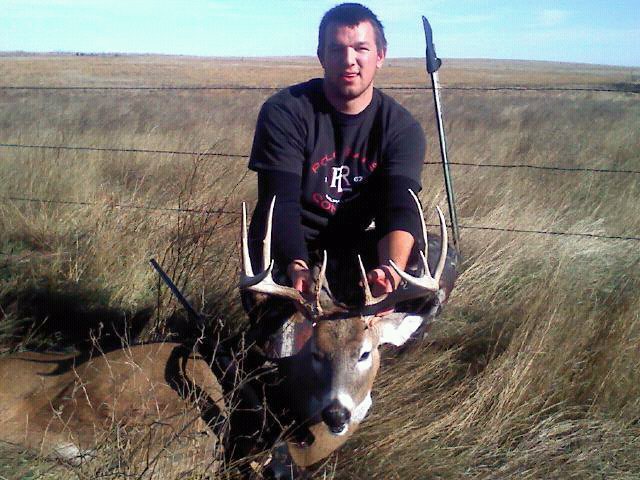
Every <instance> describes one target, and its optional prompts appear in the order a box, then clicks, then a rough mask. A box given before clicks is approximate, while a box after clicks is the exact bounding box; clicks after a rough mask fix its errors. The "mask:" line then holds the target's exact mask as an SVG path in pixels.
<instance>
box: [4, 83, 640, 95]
mask: <svg viewBox="0 0 640 480" xmlns="http://www.w3.org/2000/svg"><path fill="white" fill-rule="evenodd" d="M288 87H289V85H279V86H273V87H268V86H254V85H131V86H99V85H98V86H95V85H93V86H92V85H67V86H63V85H60V86H54V85H42V86H41V85H0V90H43V91H47V90H50V91H56V90H60V91H64V90H73V91H135V90H139V91H154V90H156V91H163V90H165V91H177V90H184V91H193V90H211V91H216V90H220V91H225V90H228V91H242V90H265V91H272V90H283V89H285V88H288ZM378 88H380V90H418V91H420V90H433V87H432V86H411V85H387V86H379V87H378ZM439 89H440V90H452V91H479V92H501V91H502V92H507V91H511V92H594V93H597V92H606V93H631V94H639V93H640V84H625V85H624V86H622V87H620V88H613V87H525V86H521V85H501V86H473V87H471V86H463V85H450V86H447V85H441V86H440V87H439Z"/></svg>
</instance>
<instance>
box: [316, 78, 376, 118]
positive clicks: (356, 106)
mask: <svg viewBox="0 0 640 480" xmlns="http://www.w3.org/2000/svg"><path fill="white" fill-rule="evenodd" d="M322 90H323V91H324V96H325V97H326V98H327V100H328V101H329V103H330V104H331V106H332V107H333V108H335V109H336V110H337V111H338V112H340V113H346V114H347V115H357V114H358V113H360V112H362V111H363V110H364V109H365V108H367V107H368V106H369V104H370V103H371V99H372V98H373V84H371V85H370V86H369V88H367V90H365V91H364V92H362V94H361V95H360V96H359V97H357V98H351V99H345V98H343V97H340V96H336V95H335V94H333V92H330V91H328V89H327V88H326V84H325V83H323V85H322Z"/></svg>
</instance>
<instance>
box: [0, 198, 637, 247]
mask: <svg viewBox="0 0 640 480" xmlns="http://www.w3.org/2000/svg"><path fill="white" fill-rule="evenodd" d="M0 200H3V201H5V202H14V201H18V202H33V203H47V204H60V205H67V206H83V207H85V206H99V205H100V204H98V203H96V202H83V201H71V200H54V199H42V198H31V197H16V196H5V197H0ZM105 206H108V207H112V208H118V209H137V210H150V211H159V212H167V213H190V214H196V215H238V216H240V214H241V212H240V211H235V210H224V209H213V210H211V209H197V208H180V207H154V206H150V205H134V204H105ZM427 225H428V226H429V227H438V226H439V225H437V224H427ZM447 227H449V228H450V227H451V226H450V225H448V224H447ZM459 227H460V228H462V229H467V230H488V231H496V232H508V233H528V234H539V235H553V236H569V237H583V238H594V239H601V240H624V241H636V242H640V236H623V235H599V234H595V233H582V232H559V231H554V230H530V229H519V228H501V227H486V226H481V225H459Z"/></svg>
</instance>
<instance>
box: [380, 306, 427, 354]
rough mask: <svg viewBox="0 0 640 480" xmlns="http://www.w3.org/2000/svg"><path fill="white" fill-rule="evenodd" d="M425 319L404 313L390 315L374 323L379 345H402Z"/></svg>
mask: <svg viewBox="0 0 640 480" xmlns="http://www.w3.org/2000/svg"><path fill="white" fill-rule="evenodd" d="M423 321H425V317H423V316H420V315H412V314H406V313H398V312H394V313H390V314H389V315H386V316H384V317H382V318H380V319H378V320H377V321H376V322H375V328H377V329H378V334H379V335H380V345H382V344H383V343H391V344H393V345H395V346H396V347H399V346H400V345H403V344H404V343H405V342H406V341H407V340H409V338H410V337H411V334H412V333H413V332H415V331H416V330H417V329H418V327H420V325H422V322H423Z"/></svg>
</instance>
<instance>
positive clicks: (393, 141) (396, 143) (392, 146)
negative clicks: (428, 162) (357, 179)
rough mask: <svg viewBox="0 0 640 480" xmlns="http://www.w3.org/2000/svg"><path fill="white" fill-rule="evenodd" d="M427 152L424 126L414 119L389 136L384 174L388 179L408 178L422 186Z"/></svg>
mask: <svg viewBox="0 0 640 480" xmlns="http://www.w3.org/2000/svg"><path fill="white" fill-rule="evenodd" d="M425 151H426V141H425V138H424V132H423V130H422V126H421V125H420V124H419V123H418V122H417V121H415V120H413V119H411V121H410V122H408V123H407V122H405V123H404V125H403V126H401V127H400V128H398V129H397V130H395V131H394V132H393V133H391V134H390V136H389V140H388V144H387V147H386V149H385V152H384V162H383V174H384V175H385V176H388V177H393V176H402V177H407V178H410V179H411V180H413V181H414V182H417V183H418V185H420V186H421V185H422V182H421V175H422V165H423V163H424V155H425ZM420 188H421V187H420Z"/></svg>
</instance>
